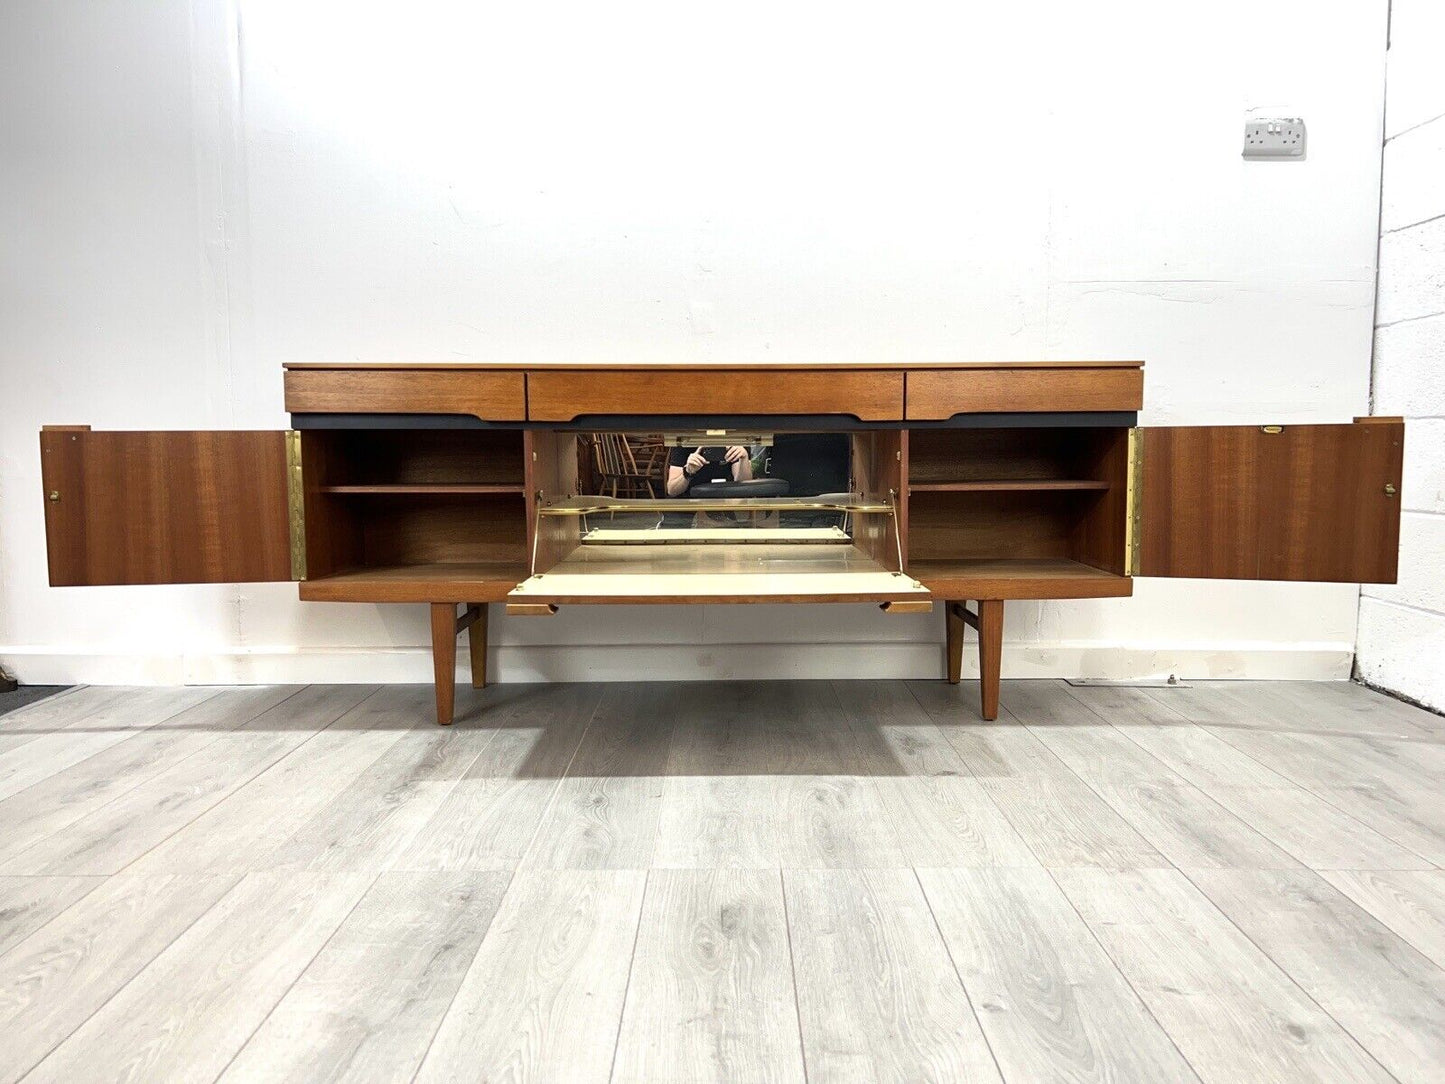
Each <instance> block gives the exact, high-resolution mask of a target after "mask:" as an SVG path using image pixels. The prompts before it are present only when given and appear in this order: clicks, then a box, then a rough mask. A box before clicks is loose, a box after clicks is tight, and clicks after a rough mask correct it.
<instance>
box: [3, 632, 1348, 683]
mask: <svg viewBox="0 0 1445 1084" xmlns="http://www.w3.org/2000/svg"><path fill="white" fill-rule="evenodd" d="M466 656H467V653H466V650H465V643H464V641H460V640H459V642H458V659H459V662H458V670H457V676H458V680H463V679H464V678H465V677H466V675H467V674H468V663H467V657H466ZM0 660H3V661H4V663H5V665H6V666H7V667H8V668H9V669H10V670H11V672H13V673H14V674H15V675H16V676H17V677H18V678H19V679H20V680H21V681H22V682H25V683H27V684H35V685H67V684H81V683H83V684H91V685H105V684H122V685H251V684H271V683H306V682H337V683H344V684H345V683H367V682H387V683H396V682H430V681H431V680H432V664H431V650H430V648H426V647H420V646H418V647H405V648H380V649H373V648H365V649H346V648H341V649H325V648H313V649H306V650H301V651H295V650H285V649H278V650H266V649H264V648H263V649H257V650H252V651H244V652H233V653H220V654H206V655H164V654H154V655H119V654H93V653H84V654H82V653H66V652H60V651H56V650H55V649H53V648H13V647H0ZM1353 661H1354V651H1353V647H1352V645H1349V644H1331V643H1299V644H1275V643H1263V644H1262V643H1258V642H1255V643H1248V644H1240V645H1238V646H1237V647H1230V646H1228V645H1223V644H1209V645H1181V646H1178V647H1169V646H1154V645H1140V646H1119V645H1114V646H1111V645H1107V644H1080V643H1059V644H1049V643H1040V642H1037V641H1030V642H1026V643H1005V644H1004V651H1003V675H1004V677H1006V678H1010V677H1013V678H1045V677H1054V678H1063V677H1092V678H1113V679H1149V678H1156V679H1157V678H1164V677H1167V676H1168V675H1170V674H1177V675H1178V676H1179V677H1180V678H1181V679H1183V680H1191V679H1193V680H1208V679H1211V678H1216V679H1218V678H1244V679H1259V680H1286V679H1292V680H1305V681H1342V680H1345V679H1347V678H1349V676H1350V668H1351V666H1352V664H1353ZM488 663H489V669H490V671H491V677H492V680H494V681H499V682H524V681H707V680H726V681H732V680H749V679H759V680H763V679H781V678H802V679H847V678H870V679H880V678H941V677H942V676H943V673H944V670H943V665H944V659H943V645H942V644H941V643H939V644H930V643H898V642H891V643H835V644H797V643H793V644H705V645H657V644H643V645H633V644H597V645H583V646H577V645H568V646H539V645H525V646H524V645H518V646H507V645H501V646H494V647H493V648H492V649H491V651H490V653H489V658H488ZM963 669H964V674H965V676H977V673H978V652H977V645H976V644H975V643H974V642H973V641H972V640H969V641H968V642H966V643H965V644H964V655H963Z"/></svg>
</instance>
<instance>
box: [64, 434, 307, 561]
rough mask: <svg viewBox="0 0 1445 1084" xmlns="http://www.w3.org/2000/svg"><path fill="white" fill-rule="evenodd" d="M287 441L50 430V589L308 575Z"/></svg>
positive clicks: (284, 436)
mask: <svg viewBox="0 0 1445 1084" xmlns="http://www.w3.org/2000/svg"><path fill="white" fill-rule="evenodd" d="M287 446H288V435H287V433H285V432H283V431H277V432H256V431H247V432H204V431H200V432H154V433H117V432H92V431H91V430H89V429H85V428H46V429H43V430H41V433H40V464H41V476H42V478H43V480H44V485H45V541H46V546H47V549H48V551H49V556H50V583H51V585H52V586H54V587H74V586H93V585H100V584H139V583H247V582H259V581H280V580H290V579H294V578H298V577H299V576H300V575H301V574H302V573H301V569H300V568H299V565H300V560H298V562H297V565H298V567H297V570H296V574H295V575H293V562H292V546H291V522H292V517H291V515H290V511H289V508H290V498H289V494H288V479H289V473H290V472H289V470H288V465H287V464H288V454H287ZM296 496H297V499H298V501H299V493H297V495H296ZM298 511H299V509H298ZM298 556H299V555H298Z"/></svg>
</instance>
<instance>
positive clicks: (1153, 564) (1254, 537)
mask: <svg viewBox="0 0 1445 1084" xmlns="http://www.w3.org/2000/svg"><path fill="white" fill-rule="evenodd" d="M1258 435H1259V427H1258V426H1244V425H1239V426H1235V425H1226V426H1193V425H1189V426H1178V427H1173V428H1168V429H1141V430H1140V431H1139V439H1140V449H1141V453H1142V455H1143V460H1144V469H1143V477H1142V479H1141V483H1140V493H1139V494H1137V495H1136V497H1137V498H1138V499H1140V500H1142V502H1143V507H1142V513H1143V516H1142V520H1141V532H1140V541H1139V562H1138V567H1137V569H1136V571H1137V572H1138V573H1139V574H1140V575H1142V576H1193V577H1201V578H1212V579H1224V580H1252V579H1255V578H1256V574H1257V572H1258V570H1259V474H1258V468H1259V464H1258V449H1257V442H1256V439H1255V438H1256V437H1258Z"/></svg>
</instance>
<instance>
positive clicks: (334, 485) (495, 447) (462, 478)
mask: <svg viewBox="0 0 1445 1084" xmlns="http://www.w3.org/2000/svg"><path fill="white" fill-rule="evenodd" d="M301 447H302V465H303V466H302V471H303V479H304V487H305V497H306V517H305V526H306V550H307V555H306V556H307V579H308V581H311V582H312V583H313V584H315V583H316V582H318V581H327V580H328V579H329V580H330V582H331V587H330V588H328V589H331V590H334V589H337V584H339V583H341V582H342V581H344V582H345V583H346V584H348V585H355V591H356V592H357V594H358V597H360V594H361V593H362V592H364V590H365V585H366V584H368V583H370V582H372V581H374V580H378V579H383V580H395V579H396V578H398V577H401V578H405V579H409V580H412V581H422V580H432V581H436V580H444V579H448V578H451V579H455V580H458V581H463V580H472V581H476V580H493V579H494V580H496V581H497V582H503V581H507V580H510V581H511V582H512V583H516V582H519V581H520V580H522V579H525V578H526V577H527V576H528V575H529V574H530V573H531V572H532V571H536V572H546V571H548V570H549V569H555V568H558V566H560V565H562V563H563V562H564V561H568V560H570V561H571V562H572V563H574V564H577V563H580V562H582V554H581V552H580V551H579V547H580V546H582V542H583V532H584V525H583V523H582V522H581V520H580V519H579V518H577V517H572V518H568V517H558V516H552V517H549V516H542V517H540V518H538V517H537V516H536V514H535V513H536V506H535V504H534V500H533V496H534V494H535V492H541V493H542V494H543V501H544V503H545V502H546V501H547V500H549V499H556V498H560V497H567V496H570V495H573V494H576V493H578V492H579V485H578V465H579V442H578V434H577V433H575V432H562V431H545V430H538V431H532V432H529V433H524V432H523V431H521V430H509V429H457V430H451V429H425V430H396V429H388V430H366V429H346V430H308V431H305V432H304V433H303V434H302V445H301ZM850 447H851V453H850V454H851V460H850V472H851V481H852V486H851V488H852V490H853V492H854V493H855V494H859V495H863V496H866V497H868V498H870V499H872V500H874V501H876V502H880V503H884V504H889V505H891V506H892V507H895V508H896V509H897V522H896V525H895V522H894V516H893V515H887V514H878V513H874V514H868V515H859V516H855V517H853V518H852V520H851V522H850V523H849V525H848V534H849V536H850V537H849V538H848V539H847V542H848V543H849V545H848V546H847V547H846V549H847V551H849V552H851V554H852V556H849V555H848V553H845V552H844V551H842V550H838V549H833V550H827V549H819V550H818V551H817V554H818V559H819V560H824V559H826V560H827V561H836V562H840V568H842V567H845V566H846V567H850V568H852V567H860V566H859V564H858V562H860V561H862V562H864V566H866V567H878V568H882V569H891V570H896V569H897V567H898V557H897V554H898V549H899V545H900V543H901V545H902V548H903V551H904V553H905V554H906V555H907V570H908V572H909V573H910V574H911V575H912V576H913V577H918V578H939V577H941V578H950V577H952V578H954V579H958V580H967V579H968V578H970V577H975V578H977V577H984V576H987V577H990V578H993V579H995V580H997V579H999V578H1003V579H1005V580H1013V581H1017V583H1018V585H1019V589H1020V591H1023V590H1024V589H1025V581H1027V582H1028V583H1030V584H1033V583H1036V582H1037V581H1039V580H1050V579H1057V578H1061V577H1068V576H1074V577H1077V576H1078V575H1080V574H1085V575H1090V576H1101V577H1107V578H1122V577H1123V576H1124V575H1125V552H1124V550H1125V519H1126V514H1127V493H1126V488H1127V475H1128V431H1127V430H1126V429H1123V428H1084V427H1079V428H999V429H943V428H940V429H919V430H913V431H911V432H908V431H901V430H896V429H894V430H870V431H861V432H855V433H853V434H852V437H851V441H850ZM581 459H582V461H583V462H585V460H586V456H585V455H582V456H581ZM680 507H681V503H680ZM598 525H599V524H598V523H596V522H592V523H590V524H589V525H588V527H589V528H595V527H597V526H598ZM534 530H535V531H536V532H537V535H538V537H537V538H536V540H535V543H534V540H533V538H532V535H533V531H534ZM658 541H659V546H658V549H659V551H660V550H661V547H662V546H663V545H666V542H667V540H666V539H663V538H659V540H658ZM678 541H681V540H678ZM682 545H686V543H685V542H682V543H681V545H680V546H679V547H678V548H675V549H674V550H672V551H671V552H670V553H667V554H665V555H663V554H661V553H660V552H659V553H655V554H653V555H651V556H648V555H644V554H628V555H626V556H625V557H624V556H623V555H621V554H617V553H615V552H611V553H608V554H606V556H607V558H608V560H612V561H617V560H626V561H629V562H633V563H637V562H640V561H647V562H655V561H656V560H659V559H660V560H665V561H666V562H667V564H668V567H669V568H675V569H677V570H679V571H684V572H688V571H691V572H696V573H698V574H711V573H714V572H717V571H718V570H719V568H721V567H724V566H727V565H728V563H729V562H732V563H733V564H736V562H737V561H738V560H739V558H738V557H737V556H736V555H735V554H731V553H730V551H732V550H733V549H734V548H735V547H730V546H717V545H713V546H707V545H691V546H688V547H687V549H686V551H685V552H686V554H688V555H690V557H689V559H690V560H694V562H695V564H696V567H695V568H693V567H689V566H687V562H683V565H682V566H678V565H677V562H678V560H679V559H680V558H681V557H682V556H683V555H684V550H683V549H682V548H681V546H682ZM582 548H583V549H585V548H587V547H582ZM534 554H535V569H533V564H534ZM762 555H763V550H762V549H761V548H758V547H756V546H755V547H754V548H753V549H751V550H750V551H749V556H748V558H747V559H748V560H753V561H757V560H759V559H760V558H761V556H762ZM602 556H603V554H600V553H594V554H591V555H590V556H588V558H587V559H588V560H589V561H591V562H593V563H596V562H598V561H600V560H601V558H602ZM803 556H804V553H803V551H801V550H799V549H797V548H792V549H788V548H784V549H782V550H780V551H779V552H778V554H777V561H778V562H779V563H780V567H782V566H785V565H786V564H791V563H796V562H797V561H798V560H799V559H800V558H802V557H803ZM869 561H871V562H872V563H871V564H868V562H869ZM569 567H570V566H569ZM649 567H650V564H649ZM351 589H352V587H350V586H348V590H351ZM314 597H320V596H314ZM1020 597H1023V596H1020ZM1040 597H1044V596H1040Z"/></svg>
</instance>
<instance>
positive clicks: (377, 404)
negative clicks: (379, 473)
mask: <svg viewBox="0 0 1445 1084" xmlns="http://www.w3.org/2000/svg"><path fill="white" fill-rule="evenodd" d="M286 409H287V410H288V411H289V412H290V413H292V414H470V415H472V416H474V417H477V418H480V419H481V420H482V421H489V422H519V421H522V420H524V419H525V418H526V416H527V392H526V378H525V377H524V376H523V375H522V373H521V372H520V371H518V372H478V371H477V370H474V369H459V370H457V371H456V372H448V371H446V370H444V369H441V370H438V369H373V370H365V369H287V370H286Z"/></svg>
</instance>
